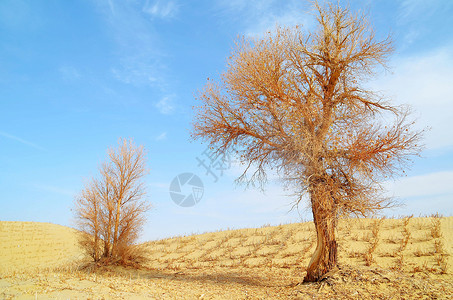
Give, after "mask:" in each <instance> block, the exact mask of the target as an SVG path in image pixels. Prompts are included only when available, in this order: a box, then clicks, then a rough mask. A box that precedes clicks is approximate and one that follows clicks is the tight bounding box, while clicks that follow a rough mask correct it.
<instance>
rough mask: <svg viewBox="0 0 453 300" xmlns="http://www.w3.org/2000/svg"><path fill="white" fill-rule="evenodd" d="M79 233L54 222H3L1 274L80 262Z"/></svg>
mask: <svg viewBox="0 0 453 300" xmlns="http://www.w3.org/2000/svg"><path fill="white" fill-rule="evenodd" d="M76 232H77V231H76V230H74V229H72V228H68V227H65V226H61V225H55V224H50V223H37V222H0V274H1V273H7V272H11V271H20V270H24V269H25V270H27V269H28V270H30V269H37V268H40V269H42V268H54V267H59V266H62V265H65V264H67V263H70V262H73V261H76V260H80V259H81V258H83V253H82V252H81V250H80V248H79V246H78V244H77V236H76Z"/></svg>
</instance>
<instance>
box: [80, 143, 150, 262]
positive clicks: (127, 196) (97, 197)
mask: <svg viewBox="0 0 453 300" xmlns="http://www.w3.org/2000/svg"><path fill="white" fill-rule="evenodd" d="M108 158H109V160H108V161H107V162H105V163H103V164H102V165H101V167H100V169H99V177H98V178H94V179H92V180H91V181H90V182H89V183H87V184H86V186H85V187H84V189H83V190H82V192H81V193H80V195H79V196H78V197H77V199H76V203H75V216H76V221H77V227H78V229H79V230H80V231H81V234H80V237H79V239H80V245H81V246H82V248H83V249H85V251H86V252H87V254H88V255H89V256H90V257H91V258H92V259H93V260H94V262H99V261H100V260H102V262H103V263H104V264H110V263H118V262H120V263H122V264H130V263H138V262H139V261H140V260H143V258H144V255H143V250H142V249H141V248H140V247H138V246H136V245H134V243H135V242H136V240H137V238H138V237H139V234H140V232H141V230H142V227H143V225H144V223H145V212H146V211H147V210H149V209H150V205H149V204H148V203H147V202H146V201H145V200H144V197H145V194H146V191H145V186H144V183H143V182H142V180H143V177H144V176H145V175H146V174H147V169H146V166H145V164H146V161H145V152H144V149H143V147H136V146H135V145H134V144H133V142H132V140H129V141H128V140H123V139H120V141H119V145H118V148H117V149H110V150H109V151H108Z"/></svg>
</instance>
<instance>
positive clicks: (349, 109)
mask: <svg viewBox="0 0 453 300" xmlns="http://www.w3.org/2000/svg"><path fill="white" fill-rule="evenodd" d="M314 9H315V11H316V17H317V18H316V20H317V28H316V29H315V30H313V31H312V32H307V33H305V32H303V30H302V28H300V27H298V26H296V27H293V28H280V27H279V28H277V29H276V30H275V31H274V32H272V33H268V34H267V35H266V36H265V37H263V38H258V39H248V40H247V39H242V40H240V41H239V42H238V43H237V46H236V48H235V49H234V51H233V53H232V55H231V56H230V57H229V60H228V66H227V70H226V72H224V73H223V74H222V76H221V79H220V80H219V81H213V80H209V79H208V82H207V84H206V86H205V87H204V89H203V90H202V91H200V93H199V96H198V98H199V99H200V100H201V105H200V106H198V107H197V113H196V118H195V121H194V128H193V133H192V135H193V137H194V138H195V139H197V138H201V139H203V140H205V141H208V142H209V144H210V146H211V147H213V148H214V149H216V150H217V151H218V152H219V153H221V152H225V151H232V152H234V153H236V154H237V156H238V158H239V160H240V161H241V162H242V163H245V164H246V168H245V171H244V173H243V175H242V177H241V178H242V179H244V180H245V181H246V182H248V183H254V182H263V181H265V179H266V172H267V171H268V170H269V169H270V168H273V169H276V170H277V171H278V172H279V173H280V174H281V176H282V178H284V179H285V180H286V181H287V182H288V183H289V184H290V186H291V187H292V188H294V189H295V190H296V191H297V192H298V193H297V194H298V195H299V197H298V198H297V203H299V201H300V200H301V199H302V197H303V195H304V194H307V195H308V196H309V203H310V204H311V210H312V212H313V219H314V224H315V227H316V232H317V246H316V250H315V252H314V254H313V256H312V259H311V261H310V263H309V265H308V268H307V275H306V277H305V279H304V280H305V281H317V280H319V279H320V278H321V277H322V276H323V275H324V274H326V273H327V272H328V271H329V270H331V269H332V268H334V267H335V266H336V264H337V243H336V238H335V228H336V225H337V220H338V218H339V217H341V216H342V215H351V214H353V215H363V216H366V215H368V214H369V213H373V212H375V211H376V210H379V209H382V208H385V207H387V206H388V205H389V203H390V202H389V201H388V199H386V198H384V197H382V195H383V193H382V191H383V190H382V188H381V185H380V184H379V182H382V180H383V179H385V178H388V177H392V176H394V175H395V174H398V172H397V171H402V170H403V168H404V167H405V166H406V163H407V162H408V161H409V160H410V158H411V156H413V155H417V154H418V153H419V152H420V149H421V148H420V146H419V145H418V144H417V143H418V141H419V139H420V137H421V134H422V132H419V131H416V130H412V127H413V126H412V125H413V122H410V121H409V120H408V115H409V110H408V109H407V108H405V107H401V106H400V107H398V106H395V105H391V103H389V102H387V101H385V99H384V98H383V97H381V96H380V95H379V94H378V93H375V92H373V91H370V90H368V89H367V88H366V87H365V86H364V82H365V81H366V80H367V79H369V78H370V77H372V75H374V74H375V71H376V70H377V69H376V68H377V67H380V66H383V67H384V68H387V67H386V61H387V60H388V56H389V54H390V53H391V52H392V44H391V40H390V38H387V39H384V40H377V39H376V38H375V34H374V32H373V30H372V28H371V26H370V25H369V23H368V21H367V18H366V17H365V16H364V15H360V14H355V13H352V12H351V11H350V10H349V9H348V8H342V7H340V6H339V5H332V4H327V5H326V6H320V5H318V4H317V3H315V4H314ZM381 69H382V68H381ZM249 170H251V171H249ZM250 172H251V176H249V175H250Z"/></svg>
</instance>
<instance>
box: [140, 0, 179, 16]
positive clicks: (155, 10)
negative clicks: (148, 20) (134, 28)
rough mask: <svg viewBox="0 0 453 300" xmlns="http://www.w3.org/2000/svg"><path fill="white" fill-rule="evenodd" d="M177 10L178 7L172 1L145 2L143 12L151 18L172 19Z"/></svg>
mask: <svg viewBox="0 0 453 300" xmlns="http://www.w3.org/2000/svg"><path fill="white" fill-rule="evenodd" d="M178 10H179V6H178V5H177V4H176V3H175V2H174V1H161V0H158V1H153V2H151V1H149V0H148V1H146V3H145V5H144V6H143V12H144V13H146V14H148V15H150V16H151V17H153V18H161V19H168V18H173V17H174V16H175V15H176V14H177V13H178Z"/></svg>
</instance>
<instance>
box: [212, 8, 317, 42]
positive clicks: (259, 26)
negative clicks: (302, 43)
mask: <svg viewBox="0 0 453 300" xmlns="http://www.w3.org/2000/svg"><path fill="white" fill-rule="evenodd" d="M218 3H219V6H220V8H221V9H223V10H224V12H225V13H227V14H228V15H229V17H230V18H234V19H237V21H238V22H239V24H241V25H242V26H243V27H244V29H243V33H244V34H245V35H246V36H249V37H256V36H262V35H263V34H264V33H266V32H268V31H272V30H274V29H275V26H276V25H280V26H294V25H303V26H310V24H311V17H309V16H308V15H307V14H306V13H305V10H304V9H305V8H304V6H303V2H301V1H294V0H291V1H285V2H283V1H277V0H261V1H260V0H252V1H240V0H234V1H231V0H230V1H228V0H225V1H224V0H221V1H219V2H218Z"/></svg>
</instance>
